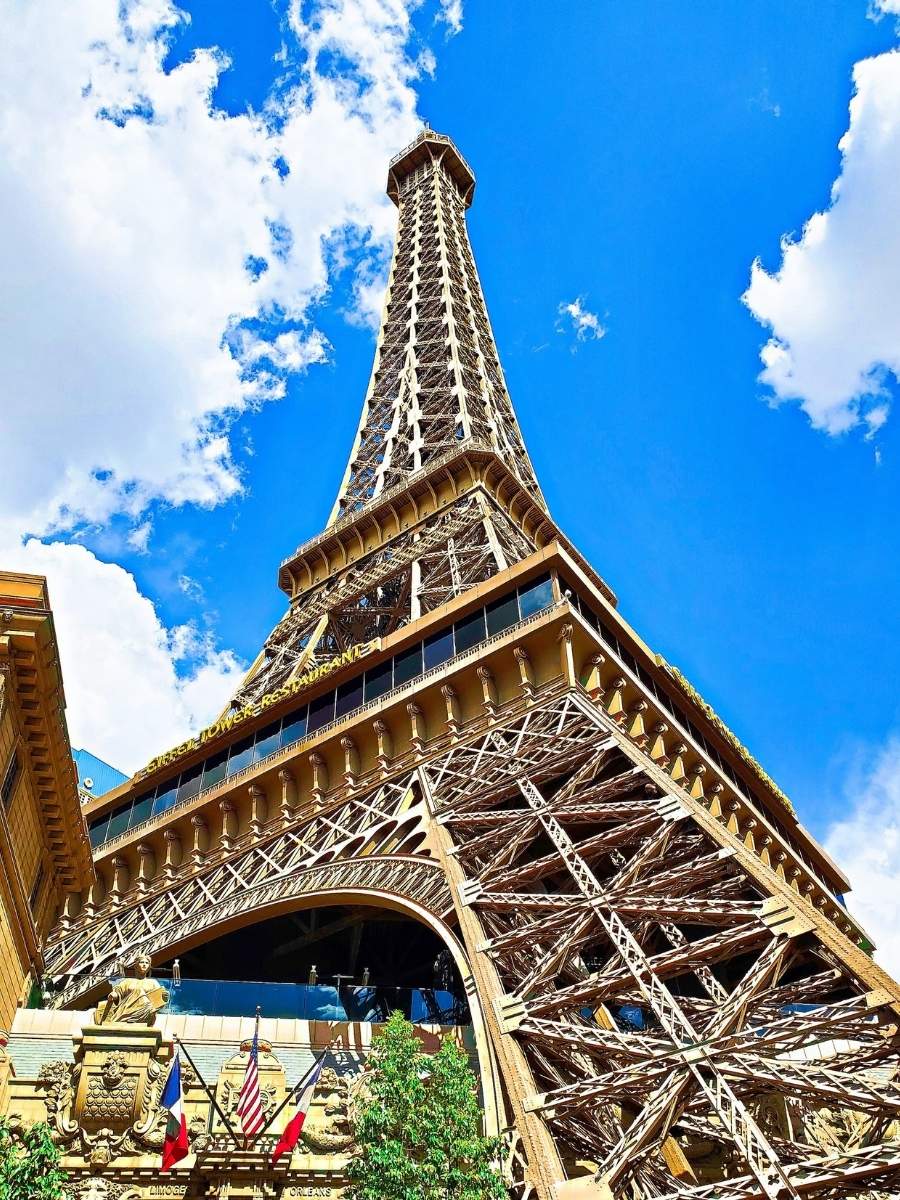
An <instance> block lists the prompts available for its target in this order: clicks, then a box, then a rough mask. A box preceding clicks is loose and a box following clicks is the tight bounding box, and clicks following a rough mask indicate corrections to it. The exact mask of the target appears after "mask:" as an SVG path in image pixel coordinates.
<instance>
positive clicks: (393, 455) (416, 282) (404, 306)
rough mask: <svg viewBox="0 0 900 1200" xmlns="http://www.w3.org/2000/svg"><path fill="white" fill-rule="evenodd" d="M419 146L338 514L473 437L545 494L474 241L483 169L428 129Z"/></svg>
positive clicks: (403, 167)
mask: <svg viewBox="0 0 900 1200" xmlns="http://www.w3.org/2000/svg"><path fill="white" fill-rule="evenodd" d="M416 145H417V147H418V153H417V154H413V155H407V156H405V157H404V156H401V159H399V160H397V161H396V162H395V163H394V165H393V167H392V177H393V180H394V184H395V187H396V190H392V191H391V195H392V198H394V200H395V202H396V203H397V206H398V208H399V210H400V211H399V224H398V231H397V241H396V245H395V248H394V255H393V260H392V263H391V270H390V277H389V281H388V293H387V299H386V302H385V308H384V314H383V318H382V326H381V335H380V337H379V341H378V349H377V352H376V357H375V364H374V367H373V371H372V377H371V380H370V383H369V388H368V392H367V394H366V404H365V408H364V410H363V417H362V421H361V423H360V427H359V431H358V433H357V437H356V442H355V444H354V447H353V451H352V453H351V456H350V462H349V464H348V466H347V471H346V474H345V476H344V481H343V483H342V485H341V489H340V492H339V494H338V499H337V502H336V504H335V509H334V512H333V514H332V520H336V519H338V518H340V517H341V516H343V515H345V514H346V513H348V512H351V511H354V510H358V509H359V508H361V507H362V506H363V505H365V504H366V503H367V502H368V501H369V500H371V499H373V498H374V497H376V496H378V495H379V494H380V493H381V492H382V491H384V490H388V489H390V488H391V487H394V486H395V485H396V484H398V483H402V482H403V481H404V480H406V479H407V478H408V477H409V476H410V475H411V474H413V473H414V472H415V471H417V470H419V469H420V468H421V467H423V466H424V465H426V464H427V463H429V462H430V461H432V460H433V459H435V458H437V457H439V456H440V455H441V454H443V453H444V452H445V451H446V450H447V449H448V448H450V447H453V446H457V445H459V444H460V443H461V442H465V441H466V440H468V439H475V440H477V441H479V442H482V443H484V444H486V445H488V446H490V447H492V448H493V449H494V450H495V451H496V452H497V453H498V455H500V457H501V458H503V459H504V460H505V461H506V463H507V464H508V466H509V467H510V468H511V469H512V471H513V472H514V474H516V475H517V477H518V478H519V480H520V481H521V483H522V484H523V485H524V486H525V487H526V488H527V490H528V491H529V492H530V493H531V494H532V495H533V496H534V497H535V498H536V499H537V500H539V501H540V502H541V503H543V501H542V500H541V493H540V489H539V487H538V483H537V480H536V478H535V474H534V470H533V468H532V465H531V462H530V460H529V458H528V454H527V451H526V449H525V444H524V441H523V440H522V434H521V431H520V429H519V425H518V421H517V420H516V416H515V413H514V411H513V408H512V404H511V402H510V399H509V394H508V392H507V390H506V384H505V381H504V379H503V372H502V370H501V368H500V361H499V358H498V355H497V349H496V346H495V344H494V337H493V333H492V331H491V327H490V322H489V320H488V315H487V309H486V307H485V302H484V296H483V294H482V289H481V283H480V281H479V279H478V273H477V270H476V268H475V260H474V258H473V256H472V250H471V247H470V245H469V237H468V231H467V229H466V219H465V210H466V208H467V206H468V203H469V201H470V196H471V188H472V185H473V184H474V178H473V177H472V176H471V173H470V172H469V171H468V167H465V172H466V173H467V178H466V180H462V179H461V178H460V173H459V172H458V171H454V170H453V169H452V167H453V166H454V165H459V164H460V162H461V156H460V155H459V153H458V151H457V150H456V148H455V147H454V146H453V145H452V143H451V142H450V141H449V139H447V138H442V137H441V136H440V135H435V134H433V133H431V131H426V132H425V133H424V134H423V135H422V136H421V137H420V138H419V139H418V141H417V144H416ZM415 148H416V147H415V146H414V147H410V148H409V149H410V150H414V149H415ZM414 162H417V163H418V165H417V166H414V165H413V164H414Z"/></svg>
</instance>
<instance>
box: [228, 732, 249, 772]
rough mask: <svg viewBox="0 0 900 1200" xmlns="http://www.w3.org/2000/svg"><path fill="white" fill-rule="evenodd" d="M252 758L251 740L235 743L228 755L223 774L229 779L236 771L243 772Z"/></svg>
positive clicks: (245, 739)
mask: <svg viewBox="0 0 900 1200" xmlns="http://www.w3.org/2000/svg"><path fill="white" fill-rule="evenodd" d="M252 758H253V738H252V737H246V738H241V740H240V741H239V742H235V743H234V745H233V746H232V747H231V750H230V751H229V754H228V769H227V770H226V772H225V774H226V775H227V776H228V777H229V779H230V778H231V776H232V775H236V774H237V773H238V771H243V769H244V767H249V766H250V762H251V760H252Z"/></svg>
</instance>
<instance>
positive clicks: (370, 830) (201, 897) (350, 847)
mask: <svg viewBox="0 0 900 1200" xmlns="http://www.w3.org/2000/svg"><path fill="white" fill-rule="evenodd" d="M424 820H425V810H424V807H423V804H422V801H421V797H420V794H419V785H418V782H417V781H416V780H415V779H413V780H410V779H409V778H407V779H405V780H403V779H401V780H398V781H395V782H392V783H385V784H383V785H382V786H380V787H378V788H376V789H374V790H373V791H370V792H367V793H364V794H361V795H358V796H354V797H352V798H350V799H347V800H344V801H343V802H342V803H339V804H338V805H336V806H333V807H331V808H329V809H323V810H322V811H321V812H319V813H317V814H315V815H313V816H311V817H308V818H307V820H306V821H305V822H304V823H302V824H301V823H300V822H297V821H294V820H291V818H290V817H289V816H288V817H287V818H286V819H285V821H284V828H282V829H281V830H279V831H277V832H273V833H270V834H268V836H266V837H254V835H253V834H248V835H245V836H244V837H243V838H242V839H240V840H239V841H236V842H235V844H234V845H233V846H231V847H230V848H228V849H226V850H224V851H220V852H217V853H215V854H211V855H209V857H208V861H206V862H202V861H201V862H198V861H197V860H196V859H192V860H191V861H189V862H186V863H185V864H184V866H183V868H182V869H181V871H180V873H179V875H180V877H178V876H176V877H174V878H169V879H166V878H161V879H160V881H159V886H158V888H157V889H156V890H155V892H153V893H150V894H147V895H144V896H140V897H138V896H135V901H134V902H132V903H131V904H128V905H119V904H118V903H117V902H116V898H115V897H114V896H109V897H107V899H106V901H105V902H103V903H102V904H100V905H99V906H97V907H96V908H94V909H93V910H91V911H88V912H85V913H84V914H83V915H82V917H81V918H80V919H78V920H76V921H75V922H74V923H73V924H72V926H71V927H70V929H69V930H67V931H66V932H65V933H63V935H62V936H61V937H60V938H59V939H57V940H55V941H53V942H52V943H51V945H50V946H49V947H48V949H47V954H46V962H47V972H48V974H49V975H50V976H56V977H57V978H58V980H59V983H60V985H61V986H62V990H61V992H60V993H59V995H58V996H57V997H56V999H55V1003H56V1004H57V1005H58V1006H59V1007H67V1006H71V1005H72V1003H73V1002H74V1001H76V1000H77V999H78V998H79V997H81V996H84V995H87V994H88V993H89V992H90V991H91V989H92V988H93V987H95V986H96V984H97V983H98V982H99V981H100V980H101V979H103V978H106V977H107V976H108V975H109V974H110V973H112V972H114V970H115V969H116V967H117V965H118V964H119V963H120V962H124V961H125V960H126V959H130V958H131V957H133V955H134V954H135V953H137V952H138V951H139V950H143V951H145V952H146V953H148V954H152V955H154V956H155V958H156V959H157V961H159V960H160V959H165V958H166V957H169V956H170V955H171V954H173V953H175V952H176V950H177V948H179V947H181V946H183V945H185V944H186V943H189V942H190V941H191V940H192V939H194V940H197V939H198V936H199V935H205V936H204V937H203V938H202V939H201V940H206V939H207V938H208V937H211V936H216V935H217V934H218V933H220V932H222V931H224V930H225V929H227V928H228V927H230V926H232V925H235V924H237V923H240V922H241V921H242V919H245V918H246V917H247V916H248V915H249V914H259V915H262V914H263V912H264V911H265V910H266V909H268V908H271V907H272V906H275V905H282V906H283V905H286V904H287V905H293V906H295V907H296V906H297V905H298V904H302V903H303V901H304V898H306V897H312V896H315V897H316V898H317V902H318V903H320V904H327V903H328V899H327V894H328V893H329V892H353V893H355V894H358V895H365V894H367V893H368V894H371V895H373V896H381V897H403V898H405V899H407V900H408V901H410V902H411V903H413V904H416V905H418V906H419V907H421V908H423V909H425V910H427V911H428V912H430V913H432V914H433V915H434V916H436V917H439V918H440V917H443V916H446V914H447V913H448V912H451V911H452V901H451V899H450V894H449V891H448V888H447V884H446V880H445V878H444V875H443V872H442V871H441V869H440V867H439V865H438V864H437V863H436V862H435V861H433V860H432V859H430V858H429V857H428V853H427V851H425V850H423V849H422V848H421V846H422V842H423V841H424V838H425V825H424Z"/></svg>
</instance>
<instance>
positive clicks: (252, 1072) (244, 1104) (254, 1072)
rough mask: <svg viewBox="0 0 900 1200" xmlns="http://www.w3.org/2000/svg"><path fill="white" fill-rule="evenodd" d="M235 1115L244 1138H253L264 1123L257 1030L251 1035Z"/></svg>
mask: <svg viewBox="0 0 900 1200" xmlns="http://www.w3.org/2000/svg"><path fill="white" fill-rule="evenodd" d="M237 1115H238V1116H239V1117H240V1120H241V1129H242V1130H243V1132H244V1137H246V1138H252V1137H255V1136H256V1135H257V1134H258V1133H259V1131H260V1130H261V1129H262V1127H263V1126H264V1125H265V1123H266V1116H265V1113H264V1112H263V1107H262V1096H261V1095H260V1092H259V1029H258V1028H257V1029H256V1030H255V1031H254V1033H253V1045H252V1046H251V1047H250V1057H249V1059H248V1060H247V1071H246V1073H245V1075H244V1082H243V1083H242V1084H241V1093H240V1095H239V1096H238V1102H237Z"/></svg>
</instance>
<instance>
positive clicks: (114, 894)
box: [109, 854, 131, 905]
mask: <svg viewBox="0 0 900 1200" xmlns="http://www.w3.org/2000/svg"><path fill="white" fill-rule="evenodd" d="M112 869H113V883H112V887H111V888H110V890H109V898H110V901H111V902H112V903H113V904H114V905H115V904H121V902H122V897H123V896H124V895H125V893H126V892H127V891H128V888H129V886H130V884H131V868H130V867H129V866H128V859H127V858H126V857H125V855H124V854H116V855H114V857H113V859H112Z"/></svg>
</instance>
